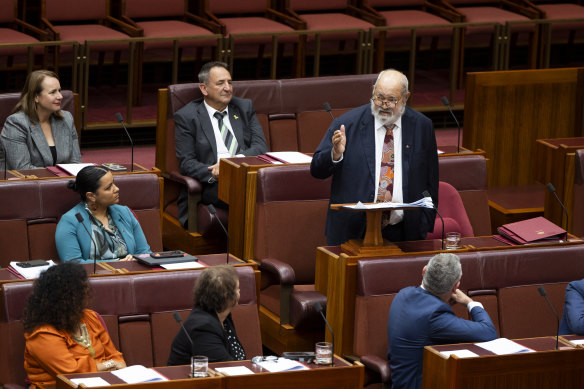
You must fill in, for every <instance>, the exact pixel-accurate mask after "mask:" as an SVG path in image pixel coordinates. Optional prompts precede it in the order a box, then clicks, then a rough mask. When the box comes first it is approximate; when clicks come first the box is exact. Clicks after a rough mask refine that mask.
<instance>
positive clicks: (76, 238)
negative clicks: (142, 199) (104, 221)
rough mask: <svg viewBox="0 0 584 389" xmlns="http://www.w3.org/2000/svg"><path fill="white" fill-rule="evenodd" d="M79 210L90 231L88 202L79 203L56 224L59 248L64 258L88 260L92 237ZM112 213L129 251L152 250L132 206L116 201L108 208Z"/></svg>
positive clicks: (143, 251) (141, 251)
mask: <svg viewBox="0 0 584 389" xmlns="http://www.w3.org/2000/svg"><path fill="white" fill-rule="evenodd" d="M78 212H79V213H80V214H81V216H83V224H84V225H85V227H86V228H87V230H88V231H89V232H90V233H91V223H90V221H89V213H88V212H87V210H86V209H85V204H84V203H79V204H77V205H76V206H75V207H73V208H72V209H71V210H69V211H68V212H67V213H66V214H64V215H63V217H61V220H59V224H57V231H56V232H55V243H56V244H57V251H58V252H59V258H60V259H61V261H65V262H66V261H72V260H77V261H79V262H92V261H91V260H90V259H89V250H90V248H91V237H90V236H89V235H88V233H87V231H85V228H83V226H82V225H81V223H79V222H78V221H77V218H76V217H75V214H77V213H78ZM109 212H110V214H111V216H112V219H113V221H114V223H115V225H116V227H118V229H119V230H120V232H121V234H122V237H123V238H124V241H125V242H126V246H127V247H128V254H146V253H150V252H151V251H150V246H149V245H148V242H147V241H146V237H145V236H144V232H142V228H141V227H140V223H138V220H136V217H134V214H133V213H132V211H131V210H130V208H128V207H126V206H123V205H117V204H115V205H111V206H110V207H109Z"/></svg>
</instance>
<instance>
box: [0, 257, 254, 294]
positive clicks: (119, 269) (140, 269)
mask: <svg viewBox="0 0 584 389" xmlns="http://www.w3.org/2000/svg"><path fill="white" fill-rule="evenodd" d="M197 258H199V260H200V261H201V262H203V263H204V264H206V265H208V266H217V265H223V264H224V263H225V262H226V254H209V255H197ZM229 263H230V264H233V265H234V266H251V267H253V268H254V270H257V264H256V263H250V262H245V261H242V260H241V259H239V258H237V257H236V256H234V255H229ZM100 265H102V266H100ZM83 267H84V268H85V270H86V271H87V274H88V275H89V276H91V277H100V276H112V275H117V274H137V273H148V272H152V271H157V272H168V271H182V270H166V269H163V268H161V267H149V266H146V265H143V264H141V263H139V262H138V261H113V262H98V263H97V274H93V262H91V263H84V264H83ZM109 267H111V268H113V269H114V270H111V269H108V268H109ZM186 270H193V269H186ZM17 281H28V280H25V279H22V278H19V277H17V276H15V275H14V274H12V273H11V272H9V271H8V269H6V268H3V269H0V287H1V286H2V284H4V283H6V282H17Z"/></svg>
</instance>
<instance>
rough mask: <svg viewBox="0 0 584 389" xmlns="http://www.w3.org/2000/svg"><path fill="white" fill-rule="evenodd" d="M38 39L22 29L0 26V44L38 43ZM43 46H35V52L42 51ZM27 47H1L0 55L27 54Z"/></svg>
mask: <svg viewBox="0 0 584 389" xmlns="http://www.w3.org/2000/svg"><path fill="white" fill-rule="evenodd" d="M37 42H38V39H36V38H33V37H32V36H30V35H26V34H23V33H22V32H20V31H16V30H13V29H11V28H0V44H1V43H21V44H24V43H37ZM42 50H43V49H42V48H41V47H39V48H35V49H34V52H35V54H40V53H42ZM26 51H27V49H26V47H9V48H4V49H0V55H24V54H26Z"/></svg>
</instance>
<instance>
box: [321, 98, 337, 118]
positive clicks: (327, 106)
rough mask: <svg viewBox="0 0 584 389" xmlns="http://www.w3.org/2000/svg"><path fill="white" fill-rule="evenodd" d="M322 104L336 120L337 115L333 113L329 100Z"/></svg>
mask: <svg viewBox="0 0 584 389" xmlns="http://www.w3.org/2000/svg"><path fill="white" fill-rule="evenodd" d="M322 106H323V107H324V109H325V111H327V112H328V113H329V115H331V118H332V119H333V120H335V117H334V116H333V113H332V112H331V105H330V104H329V103H328V101H327V102H326V103H324V104H323V105H322Z"/></svg>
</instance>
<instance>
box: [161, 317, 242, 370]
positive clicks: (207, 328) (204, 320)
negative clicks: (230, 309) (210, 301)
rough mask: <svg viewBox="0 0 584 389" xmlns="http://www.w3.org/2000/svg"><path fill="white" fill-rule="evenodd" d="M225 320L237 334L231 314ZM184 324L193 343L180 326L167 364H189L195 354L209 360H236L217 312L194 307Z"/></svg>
mask: <svg viewBox="0 0 584 389" xmlns="http://www.w3.org/2000/svg"><path fill="white" fill-rule="evenodd" d="M225 321H226V322H227V325H228V326H230V327H231V330H232V331H233V333H234V334H235V327H234V326H233V319H232V318H231V314H229V316H227V318H226V319H225ZM184 326H185V329H186V331H187V332H188V333H189V335H190V337H191V339H192V340H193V345H192V346H191V342H190V340H189V339H188V338H187V336H186V334H185V332H184V331H183V330H182V328H180V329H179V330H178V332H177V334H176V336H175V337H174V340H173V341H172V345H171V347H170V355H169V357H168V362H167V365H169V366H176V365H188V364H190V363H191V356H193V355H205V356H206V357H207V358H209V362H228V361H235V360H236V358H234V357H233V355H231V354H230V353H229V343H228V339H227V338H226V336H225V333H224V332H223V327H222V326H221V322H220V321H219V318H218V317H217V314H211V313H209V312H205V311H203V310H202V309H199V308H193V310H192V311H191V313H190V314H189V317H187V320H185V323H184ZM236 336H237V334H236ZM238 341H239V340H238Z"/></svg>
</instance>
